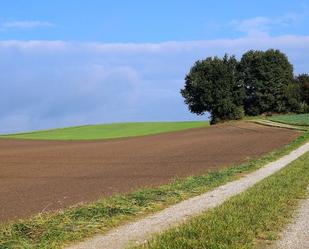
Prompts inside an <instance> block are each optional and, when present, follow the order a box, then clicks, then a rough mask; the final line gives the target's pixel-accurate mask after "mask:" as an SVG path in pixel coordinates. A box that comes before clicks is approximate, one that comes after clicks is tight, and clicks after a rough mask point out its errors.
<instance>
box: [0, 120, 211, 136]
mask: <svg viewBox="0 0 309 249" xmlns="http://www.w3.org/2000/svg"><path fill="white" fill-rule="evenodd" d="M208 125H209V123H208V122H207V121H205V122H198V121H196V122H194V121H191V122H144V123H143V122H140V123H114V124H100V125H85V126H76V127H68V128H61V129H51V130H43V131H34V132H28V133H19V134H8V135H2V136H0V138H18V139H40V140H99V139H111V138H122V137H136V136H145V135H153V134H159V133H164V132H172V131H181V130H186V129H192V128H200V127H205V126H208Z"/></svg>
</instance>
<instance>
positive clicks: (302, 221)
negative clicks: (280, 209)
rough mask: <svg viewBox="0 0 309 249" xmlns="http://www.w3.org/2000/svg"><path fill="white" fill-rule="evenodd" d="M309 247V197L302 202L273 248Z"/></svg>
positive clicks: (302, 248) (301, 248)
mask: <svg viewBox="0 0 309 249" xmlns="http://www.w3.org/2000/svg"><path fill="white" fill-rule="evenodd" d="M308 248H309V198H307V199H306V200H304V201H302V202H301V205H300V207H299V209H298V210H297V213H296V217H295V219H294V221H293V222H292V223H291V224H290V225H288V227H287V229H286V230H285V231H284V232H283V233H282V235H281V239H280V240H278V241H277V242H276V243H275V245H274V247H273V249H308Z"/></svg>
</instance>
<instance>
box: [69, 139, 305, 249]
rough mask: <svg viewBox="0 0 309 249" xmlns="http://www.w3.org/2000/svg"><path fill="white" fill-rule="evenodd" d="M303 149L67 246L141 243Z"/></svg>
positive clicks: (98, 248)
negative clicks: (150, 213)
mask: <svg viewBox="0 0 309 249" xmlns="http://www.w3.org/2000/svg"><path fill="white" fill-rule="evenodd" d="M307 151H309V143H306V144H305V145H303V146H301V147H299V148H298V149H296V150H294V151H292V152H291V153H290V154H288V155H286V156H284V157H282V158H280V159H279V160H277V161H275V162H272V163H269V164H267V165H266V166H264V167H263V168H261V169H259V170H257V171H255V172H253V173H250V174H248V175H246V176H244V177H243V178H241V179H239V180H236V181H233V182H230V183H227V184H225V185H223V186H220V187H218V188H216V189H214V190H213V191H210V192H207V193H205V194H202V195H200V196H197V197H194V198H191V199H188V200H186V201H183V202H180V203H178V204H176V205H173V206H171V207H169V208H166V209H164V210H163V211H161V212H158V213H156V214H154V215H150V216H148V217H146V218H144V219H141V220H138V221H136V222H132V223H129V224H127V225H123V226H120V227H118V228H116V229H114V230H111V231H110V232H108V233H106V234H104V235H97V236H95V237H93V238H92V239H89V240H87V241H85V242H82V243H79V244H76V245H73V246H71V247H68V248H67V249H86V248H87V249H111V248H112V249H120V248H124V247H126V246H127V245H128V244H132V243H143V242H145V240H147V239H148V238H150V236H151V235H153V234H155V233H158V232H161V231H163V230H165V229H168V228H169V227H171V226H175V225H178V224H180V223H182V222H184V221H185V220H186V219H188V218H189V217H192V216H195V215H198V214H200V213H202V212H203V211H206V210H208V209H209V208H214V207H216V206H219V205H220V204H222V203H223V202H224V201H226V200H227V199H229V198H230V197H232V196H235V195H237V194H239V193H241V192H243V191H245V190H246V189H248V188H250V187H252V186H253V185H254V184H256V183H257V182H259V181H261V180H263V179H264V178H266V177H268V176H270V175H272V174H273V173H275V172H277V171H278V170H280V169H282V168H284V167H285V166H287V165H288V164H289V163H291V162H292V161H293V160H295V159H296V158H298V157H299V156H301V155H303V154H304V153H306V152H307Z"/></svg>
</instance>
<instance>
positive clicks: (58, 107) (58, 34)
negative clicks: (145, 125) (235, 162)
mask: <svg viewBox="0 0 309 249" xmlns="http://www.w3.org/2000/svg"><path fill="white" fill-rule="evenodd" d="M308 23H309V1H297V0H296V1H295V0H294V1H277V0H272V1H264V0H262V1H240V0H234V1H228V0H225V1H223V0H221V1H220V0H217V1H205V0H204V1H201V0H191V1H188V0H187V1H181V0H178V1H176V0H169V1H163V0H157V1H137V0H131V1H124V0H123V1H117V0H114V1H112V0H110V1H107V0H106V1H104V0H101V1H98V0H89V1H82V0H74V1H73V0H67V1H63V0H53V1H52V0H50V1H38V0H37V1H34V0H32V1H31V0H28V1H22V0H20V1H17V0H15V1H14V0H11V1H8V0H4V1H2V2H1V8H0V92H1V93H2V94H1V97H0V132H2V133H3V132H14V131H23V130H33V129H44V128H49V127H60V126H66V125H75V124H76V125H80V124H88V123H102V122H121V121H152V120H155V121H160V120H195V119H196V120H198V119H205V118H206V117H205V116H204V117H196V116H195V115H192V114H190V113H189V112H188V110H187V108H186V106H185V105H184V104H183V99H182V98H181V96H180V94H179V89H180V88H181V87H182V86H183V84H184V80H183V79H184V76H185V74H186V73H187V72H188V70H189V69H190V66H191V65H192V64H193V63H194V61H195V60H197V59H202V58H205V57H206V56H214V55H223V54H224V53H229V54H236V56H238V57H240V56H241V54H242V53H243V52H244V51H246V50H248V49H251V48H252V49H268V48H279V49H281V50H282V51H283V52H285V53H286V54H287V55H288V57H289V58H290V61H291V62H292V63H293V64H294V69H295V73H300V72H307V73H308V72H309V62H308V59H309V29H308Z"/></svg>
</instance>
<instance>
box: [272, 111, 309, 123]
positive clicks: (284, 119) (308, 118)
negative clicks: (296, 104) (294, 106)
mask: <svg viewBox="0 0 309 249" xmlns="http://www.w3.org/2000/svg"><path fill="white" fill-rule="evenodd" d="M268 119H269V120H271V121H275V122H280V123H284V124H291V125H302V126H309V113H306V114H287V115H275V116H272V117H269V118H268Z"/></svg>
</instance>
